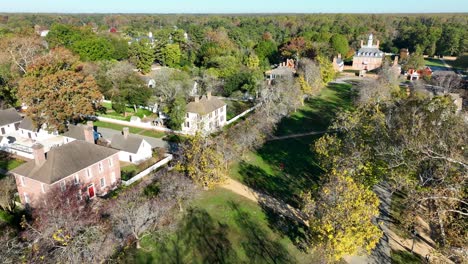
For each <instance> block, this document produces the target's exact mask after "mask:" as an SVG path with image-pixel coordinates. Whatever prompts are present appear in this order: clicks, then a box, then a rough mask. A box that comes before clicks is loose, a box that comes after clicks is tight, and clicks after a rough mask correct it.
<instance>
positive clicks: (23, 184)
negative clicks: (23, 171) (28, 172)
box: [20, 176, 26, 186]
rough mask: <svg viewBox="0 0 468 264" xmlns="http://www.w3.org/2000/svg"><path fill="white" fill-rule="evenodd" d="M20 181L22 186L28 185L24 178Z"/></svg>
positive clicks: (21, 177)
mask: <svg viewBox="0 0 468 264" xmlns="http://www.w3.org/2000/svg"><path fill="white" fill-rule="evenodd" d="M20 181H21V186H26V183H25V181H24V176H20Z"/></svg>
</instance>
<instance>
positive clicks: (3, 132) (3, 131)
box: [2, 127, 5, 135]
mask: <svg viewBox="0 0 468 264" xmlns="http://www.w3.org/2000/svg"><path fill="white" fill-rule="evenodd" d="M3 134H5V128H4V127H2V135H3Z"/></svg>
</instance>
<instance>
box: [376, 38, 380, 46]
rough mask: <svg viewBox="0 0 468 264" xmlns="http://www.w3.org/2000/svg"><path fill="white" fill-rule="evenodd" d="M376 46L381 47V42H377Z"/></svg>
mask: <svg viewBox="0 0 468 264" xmlns="http://www.w3.org/2000/svg"><path fill="white" fill-rule="evenodd" d="M376 46H377V48H378V47H379V46H380V40H377V44H376Z"/></svg>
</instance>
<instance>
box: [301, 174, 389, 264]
mask: <svg viewBox="0 0 468 264" xmlns="http://www.w3.org/2000/svg"><path fill="white" fill-rule="evenodd" d="M303 198H304V202H305V206H304V212H305V213H306V214H307V215H308V216H309V218H310V219H309V224H310V229H311V233H312V236H313V241H314V242H315V243H314V246H318V247H317V248H319V249H321V251H322V252H323V254H324V257H325V258H326V259H327V262H338V261H339V260H340V259H342V258H343V257H344V256H346V255H358V254H361V253H366V252H367V253H369V252H370V251H371V250H372V249H373V248H375V246H376V245H377V243H378V241H379V239H380V237H381V236H382V231H381V230H380V229H379V228H378V227H377V226H375V225H374V224H373V223H372V219H373V218H375V217H376V216H378V214H379V210H378V207H379V199H378V197H377V196H376V195H375V194H374V193H373V192H372V191H371V190H370V189H368V188H366V187H365V186H364V185H361V184H358V183H356V182H354V181H353V179H352V178H351V177H350V176H349V175H347V173H346V172H337V171H335V170H333V171H332V172H331V173H330V175H329V180H328V182H327V183H325V185H323V186H322V188H321V189H320V191H319V192H318V194H317V196H316V199H313V198H314V197H313V196H312V195H311V194H310V193H308V194H305V195H304V197H303Z"/></svg>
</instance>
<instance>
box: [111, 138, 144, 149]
mask: <svg viewBox="0 0 468 264" xmlns="http://www.w3.org/2000/svg"><path fill="white" fill-rule="evenodd" d="M141 142H143V139H142V138H139V137H136V136H132V135H128V136H127V138H125V137H124V135H122V134H115V135H114V136H112V139H111V145H110V147H111V148H114V149H118V150H123V151H126V152H130V153H135V154H136V153H137V152H138V149H139V148H140V146H141Z"/></svg>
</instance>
